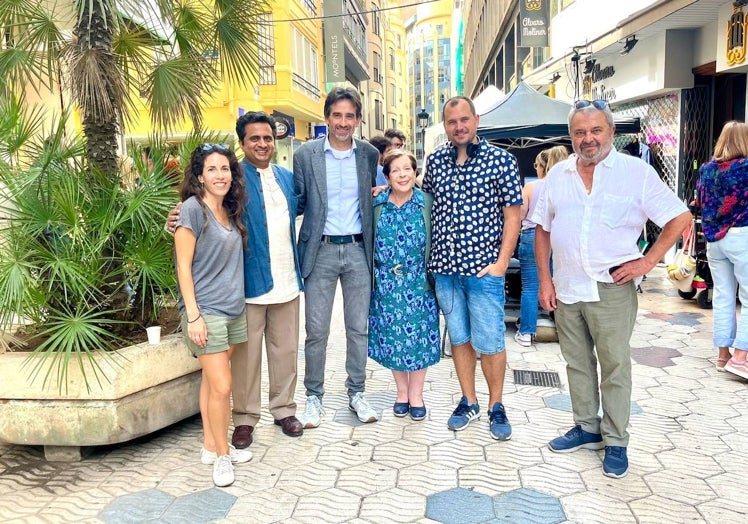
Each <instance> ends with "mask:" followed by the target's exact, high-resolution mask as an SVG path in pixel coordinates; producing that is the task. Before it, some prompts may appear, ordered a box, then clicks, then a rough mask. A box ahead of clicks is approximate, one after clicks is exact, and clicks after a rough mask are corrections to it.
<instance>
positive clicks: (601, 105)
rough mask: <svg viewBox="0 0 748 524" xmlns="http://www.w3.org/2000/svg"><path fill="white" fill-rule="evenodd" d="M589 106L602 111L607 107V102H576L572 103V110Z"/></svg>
mask: <svg viewBox="0 0 748 524" xmlns="http://www.w3.org/2000/svg"><path fill="white" fill-rule="evenodd" d="M590 106H592V107H594V108H595V109H599V110H600V111H603V110H604V109H605V108H606V107H608V102H607V100H577V101H576V102H574V109H584V108H585V107H590Z"/></svg>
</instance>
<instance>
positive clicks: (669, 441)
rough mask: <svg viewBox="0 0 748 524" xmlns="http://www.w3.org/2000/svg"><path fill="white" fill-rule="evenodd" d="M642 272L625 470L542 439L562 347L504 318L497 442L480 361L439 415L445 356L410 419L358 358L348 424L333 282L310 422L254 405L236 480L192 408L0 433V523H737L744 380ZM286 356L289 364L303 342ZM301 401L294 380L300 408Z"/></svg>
mask: <svg viewBox="0 0 748 524" xmlns="http://www.w3.org/2000/svg"><path fill="white" fill-rule="evenodd" d="M643 288H644V291H645V292H644V293H643V294H641V295H639V303H640V311H639V314H638V317H637V324H636V327H635V331H634V336H633V338H632V347H633V348H634V349H633V351H632V369H633V375H634V390H633V394H632V416H631V424H630V428H629V430H630V433H631V442H630V446H629V459H630V463H631V466H630V472H629V475H628V476H627V477H625V478H623V479H618V480H616V479H610V478H608V477H605V476H603V475H602V473H601V464H602V452H595V451H590V450H581V451H579V452H576V453H570V454H557V453H552V452H551V451H550V450H548V448H547V446H546V444H547V442H548V440H550V439H552V438H554V437H556V436H558V435H559V434H561V433H563V432H565V431H566V430H568V429H569V427H570V426H571V425H572V416H571V412H570V401H569V397H568V383H567V379H566V373H565V366H564V362H563V359H562V358H561V356H560V350H559V346H558V343H543V344H537V345H535V346H532V347H530V348H524V347H520V346H518V345H517V344H515V342H514V340H513V339H512V335H513V332H514V327H513V325H511V324H508V331H507V351H508V355H507V357H508V363H509V369H508V370H507V374H506V386H505V393H504V403H505V405H506V408H507V414H508V417H509V420H510V421H511V422H512V424H513V435H512V439H511V440H510V441H507V442H498V441H495V440H493V439H492V438H491V437H490V434H489V432H488V421H487V416H486V415H485V406H486V405H487V400H488V389H487V387H486V385H485V382H484V381H483V379H482V376H481V373H480V370H479V369H478V373H477V376H478V383H477V391H478V401H479V403H480V404H481V407H482V408H483V410H484V412H483V417H482V419H481V420H478V421H476V422H474V423H472V424H471V425H470V426H469V427H468V428H466V429H465V430H464V431H460V432H452V431H449V430H448V429H447V428H446V420H447V418H448V417H449V415H450V414H451V411H452V409H454V405H455V404H456V403H457V402H458V401H459V398H460V396H461V393H460V389H459V384H458V383H457V379H456V376H455V372H454V366H453V363H452V360H451V359H450V358H444V359H443V361H442V362H441V363H439V364H438V365H437V366H436V367H434V368H433V369H431V370H430V371H429V373H428V376H427V382H426V387H425V392H424V401H425V403H426V406H427V408H428V409H429V412H428V415H427V417H426V420H424V421H422V422H413V421H411V420H410V418H409V417H404V418H396V417H394V416H393V415H392V413H391V407H390V406H391V404H392V402H393V401H394V398H395V395H394V391H395V385H394V381H393V379H392V375H391V373H390V372H389V371H388V370H384V369H382V368H380V367H378V365H377V364H376V363H374V362H369V365H368V369H367V397H368V398H369V399H370V400H371V402H372V404H373V405H374V407H375V408H376V409H378V410H379V411H380V413H381V415H382V420H381V421H380V422H378V423H375V424H361V423H360V422H359V421H358V420H357V419H356V418H355V417H354V416H353V415H352V414H351V413H350V411H349V410H348V406H347V395H346V393H345V388H344V381H345V362H344V352H345V351H344V345H345V336H344V330H343V319H342V308H341V307H340V305H341V302H340V298H341V297H340V296H338V299H337V300H338V301H337V302H336V304H337V307H336V310H335V314H334V318H333V325H332V326H331V336H330V343H329V349H328V362H327V370H326V371H327V373H326V383H325V386H326V389H327V391H328V394H327V395H326V397H325V400H324V407H325V415H324V417H323V423H322V425H321V426H320V427H319V428H316V429H313V430H307V431H306V432H305V433H304V435H303V436H302V437H300V438H295V439H291V438H288V437H286V436H284V435H283V434H282V433H281V432H280V430H279V429H278V428H277V427H276V426H274V425H273V419H272V416H270V414H269V413H268V412H267V411H266V410H264V411H263V414H262V418H261V420H260V423H259V424H258V427H257V428H256V431H255V443H254V444H253V445H252V446H251V448H250V449H251V450H252V452H253V453H254V458H253V460H252V461H251V462H249V463H247V464H240V465H237V467H236V482H235V483H234V484H233V485H232V486H229V487H227V488H221V489H218V488H215V487H214V486H213V485H212V481H211V468H210V466H206V465H203V464H201V463H200V461H199V450H200V445H201V438H202V436H201V424H200V418H199V417H193V418H191V419H188V420H185V421H182V422H180V423H178V424H175V425H174V426H171V427H169V428H166V429H164V430H162V431H159V432H157V433H155V434H153V435H149V436H147V437H143V438H140V439H137V440H135V441H132V442H129V443H125V444H120V445H114V446H105V447H101V448H95V449H93V450H92V452H91V453H90V454H89V455H87V456H86V458H85V459H84V460H83V461H82V462H78V463H59V462H46V461H45V459H44V454H43V452H42V450H41V448H36V447H24V446H15V445H6V444H0V523H13V524H17V523H23V524H26V523H64V522H71V523H72V522H74V523H81V522H83V523H90V524H94V523H96V524H101V523H115V522H116V523H120V522H180V523H195V524H201V523H206V522H217V523H225V524H233V523H273V522H284V523H319V522H350V523H380V522H381V523H385V522H417V523H427V522H428V523H433V522H459V523H461V524H462V523H466V522H528V523H551V522H569V523H571V522H574V523H585V524H586V523H594V522H604V523H606V524H608V523H629V522H631V523H634V522H635V523H645V522H653V523H657V524H663V523H665V524H666V523H681V522H704V523H715V524H732V523H743V522H748V513H747V510H746V506H745V503H744V498H745V497H744V491H745V490H744V486H745V479H746V478H747V476H748V473H747V472H748V469H746V465H745V460H744V458H745V450H746V449H748V402H747V401H748V381H744V380H740V379H738V378H736V377H732V376H730V375H729V374H726V373H719V372H717V371H716V369H715V367H714V364H715V360H716V350H715V349H714V348H713V347H712V342H711V331H712V327H711V311H708V310H702V309H700V308H699V307H698V305H697V304H696V302H695V301H693V300H682V299H680V298H679V297H678V296H677V293H676V292H675V291H674V290H673V289H672V287H671V286H670V285H669V284H668V282H667V281H666V279H665V278H664V271H663V269H662V268H657V269H656V270H655V271H654V272H653V273H652V274H651V275H650V276H649V278H648V279H647V280H646V281H645V282H644V283H643ZM515 314H516V312H515ZM507 317H508V318H511V317H512V313H511V312H508V314H507ZM302 318H303V316H302ZM302 336H303V334H302ZM301 346H302V347H303V341H302V345H301ZM299 367H300V373H301V374H302V376H303V369H304V361H303V352H302V353H300V356H299ZM515 369H517V370H531V371H554V372H557V373H559V377H560V380H561V384H560V387H558V388H553V387H535V386H527V385H515V384H514V382H513V377H514V375H513V371H514V370H515ZM263 388H264V389H263V391H267V384H266V383H264V384H263ZM304 400H305V399H304V395H303V387H302V385H301V381H299V388H298V391H297V402H298V403H299V409H300V410H301V409H303V406H304Z"/></svg>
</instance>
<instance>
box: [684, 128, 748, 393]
mask: <svg viewBox="0 0 748 524" xmlns="http://www.w3.org/2000/svg"><path fill="white" fill-rule="evenodd" d="M746 157H748V125H746V124H744V123H742V122H735V121H731V122H727V123H726V124H725V126H724V127H723V128H722V132H721V133H720V135H719V138H718V139H717V144H716V146H715V147H714V157H713V158H712V160H711V161H709V162H708V163H706V164H704V165H703V166H701V169H699V175H700V176H699V181H698V183H697V184H696V191H697V201H698V202H697V203H698V205H699V206H700V207H701V224H702V227H703V231H704V236H705V237H706V241H707V248H706V255H707V260H708V261H709V269H710V270H711V272H712V279H713V281H714V291H713V293H714V294H713V297H712V307H713V313H714V316H713V321H714V345H715V346H717V348H719V355H718V356H717V369H724V370H725V371H729V372H730V373H733V374H735V375H737V376H739V377H742V378H745V379H748V365H747V364H746V361H745V358H746V355H747V354H748V310H747V309H746V304H748V158H746ZM736 293H737V294H738V296H739V297H740V304H741V307H740V309H741V313H740V315H739V318H736V317H737V316H738V315H737V306H736V304H735V294H736ZM730 347H733V348H734V350H735V352H734V354H733V355H732V358H731V355H730Z"/></svg>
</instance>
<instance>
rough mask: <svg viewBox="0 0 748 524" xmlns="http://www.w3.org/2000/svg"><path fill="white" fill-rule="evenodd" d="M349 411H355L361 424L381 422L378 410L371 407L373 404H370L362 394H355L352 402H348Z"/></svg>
mask: <svg viewBox="0 0 748 524" xmlns="http://www.w3.org/2000/svg"><path fill="white" fill-rule="evenodd" d="M348 409H350V410H351V411H353V412H354V413H355V414H356V416H357V417H358V419H359V420H360V421H361V422H364V423H366V422H376V421H377V420H379V415H378V414H377V412H376V410H375V409H374V408H373V407H371V404H369V402H368V401H367V400H366V399H365V398H364V394H363V393H361V392H359V393H355V394H354V395H353V396H352V397H351V400H350V402H348Z"/></svg>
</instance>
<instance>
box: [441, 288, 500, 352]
mask: <svg viewBox="0 0 748 524" xmlns="http://www.w3.org/2000/svg"><path fill="white" fill-rule="evenodd" d="M434 277H435V281H436V299H437V300H438V301H439V309H441V311H442V313H443V314H444V318H445V319H446V320H447V331H448V332H449V339H450V341H451V342H452V344H453V345H455V346H459V345H461V344H465V343H467V342H470V343H471V344H472V346H473V349H474V350H475V351H476V352H478V353H481V354H483V355H494V354H496V353H501V352H502V351H504V331H505V327H504V277H496V276H493V275H488V274H487V275H484V276H482V277H480V278H478V277H476V276H463V275H440V274H435V275H434Z"/></svg>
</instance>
